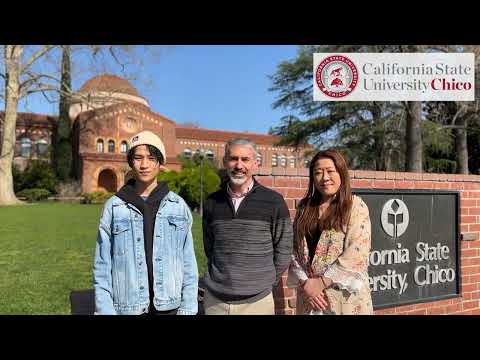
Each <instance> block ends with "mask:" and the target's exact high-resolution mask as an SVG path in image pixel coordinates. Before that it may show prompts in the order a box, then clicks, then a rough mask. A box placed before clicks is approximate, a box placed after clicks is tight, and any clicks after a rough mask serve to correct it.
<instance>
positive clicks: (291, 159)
mask: <svg viewBox="0 0 480 360" xmlns="http://www.w3.org/2000/svg"><path fill="white" fill-rule="evenodd" d="M289 160H290V161H289V164H290V167H291V168H295V167H296V165H297V164H296V163H297V160H296V159H295V156H290V158H289Z"/></svg>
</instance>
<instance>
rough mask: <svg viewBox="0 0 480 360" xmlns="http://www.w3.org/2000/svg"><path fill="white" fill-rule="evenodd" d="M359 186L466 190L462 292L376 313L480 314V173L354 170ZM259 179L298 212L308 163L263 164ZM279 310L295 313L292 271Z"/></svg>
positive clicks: (281, 292) (277, 301) (355, 185)
mask: <svg viewBox="0 0 480 360" xmlns="http://www.w3.org/2000/svg"><path fill="white" fill-rule="evenodd" d="M350 177H351V185H352V187H353V188H354V189H416V190H421V189H427V190H453V191H459V192H460V232H461V239H462V240H461V241H460V255H461V260H460V264H461V268H460V271H459V274H460V277H461V288H460V290H461V297H458V298H453V299H447V300H440V301H433V302H427V303H420V304H414V305H405V306H398V307H392V308H385V309H382V310H377V311H375V314H412V315H434V314H466V315H467V314H468V315H480V176H477V175H450V174H416V173H400V172H385V171H359V170H357V171H350ZM257 180H258V181H259V182H260V183H262V184H263V185H265V186H268V187H270V188H272V189H274V190H275V191H277V192H279V193H281V194H282V195H283V196H284V198H285V200H286V202H287V205H288V207H289V209H290V214H291V216H292V218H293V217H294V216H295V206H296V202H297V201H298V200H299V199H301V198H302V197H303V196H304V194H305V191H306V188H307V186H308V169H298V170H297V169H282V168H273V169H261V172H260V173H259V174H258V176H257ZM274 296H275V306H276V313H277V314H284V315H293V314H295V302H296V295H295V290H294V289H291V288H287V287H286V274H284V275H283V277H282V280H281V281H280V284H279V286H278V288H276V289H275V291H274Z"/></svg>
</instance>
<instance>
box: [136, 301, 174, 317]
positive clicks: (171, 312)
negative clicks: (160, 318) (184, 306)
mask: <svg viewBox="0 0 480 360" xmlns="http://www.w3.org/2000/svg"><path fill="white" fill-rule="evenodd" d="M177 311H178V309H173V310H165V311H158V310H157V309H155V306H153V304H152V303H150V307H149V308H148V313H145V314H142V315H149V316H153V315H177Z"/></svg>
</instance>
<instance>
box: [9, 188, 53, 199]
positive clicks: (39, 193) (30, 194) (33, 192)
mask: <svg viewBox="0 0 480 360" xmlns="http://www.w3.org/2000/svg"><path fill="white" fill-rule="evenodd" d="M50 195H51V192H50V191H48V190H47V189H38V188H34V189H24V190H22V191H20V192H19V193H18V194H17V196H18V197H24V198H26V199H27V201H42V200H46V199H47V198H48V197H49V196H50Z"/></svg>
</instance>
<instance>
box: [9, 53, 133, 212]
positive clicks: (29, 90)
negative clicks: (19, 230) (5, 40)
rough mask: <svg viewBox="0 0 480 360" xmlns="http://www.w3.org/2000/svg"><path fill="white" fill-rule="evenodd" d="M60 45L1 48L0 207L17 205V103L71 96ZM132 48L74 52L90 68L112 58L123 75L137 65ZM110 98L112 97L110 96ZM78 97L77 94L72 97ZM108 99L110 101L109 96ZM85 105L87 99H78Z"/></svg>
mask: <svg viewBox="0 0 480 360" xmlns="http://www.w3.org/2000/svg"><path fill="white" fill-rule="evenodd" d="M60 47H61V46H60V45H38V46H24V45H4V46H3V68H2V67H0V77H1V78H2V79H3V81H4V93H5V95H4V96H2V98H3V101H4V103H5V117H4V121H3V133H2V141H1V152H0V205H13V204H19V203H21V202H20V201H19V200H18V199H17V198H16V196H15V193H14V191H13V177H12V164H13V157H14V148H15V140H16V136H15V128H16V121H17V109H18V104H19V101H20V100H21V99H22V98H26V97H28V96H30V95H32V94H35V93H40V94H42V95H43V96H44V97H45V99H46V100H47V101H49V102H51V103H54V102H57V101H58V97H59V95H61V94H63V95H67V96H71V95H72V89H71V88H70V85H68V86H65V85H66V84H65V83H63V86H62V81H61V76H60V74H61V71H60V66H59V64H60V59H59V58H60V57H61V52H59V51H58V50H57V49H59V48H60ZM133 48H134V47H133V46H128V45H123V46H116V45H85V46H78V47H77V48H76V49H75V51H82V50H83V51H86V52H87V53H88V54H89V55H90V59H91V61H92V64H93V65H94V67H97V68H99V67H98V65H99V64H101V65H105V66H104V68H106V67H107V65H106V63H107V61H106V59H107V58H109V59H112V60H113V64H114V65H116V66H118V67H120V69H121V72H122V74H127V68H128V67H129V66H132V65H138V62H137V63H136V62H135V61H134V59H135V54H134V53H133V51H132V49H133ZM40 61H42V65H44V63H45V64H48V63H50V65H52V64H53V69H54V70H52V69H48V70H46V69H45V67H44V66H35V65H38V63H40ZM112 95H113V94H112ZM76 96H77V98H78V96H82V95H81V94H77V95H76ZM112 98H114V97H113V96H112ZM82 101H83V102H85V103H88V102H89V101H90V99H88V98H85V99H82Z"/></svg>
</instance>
